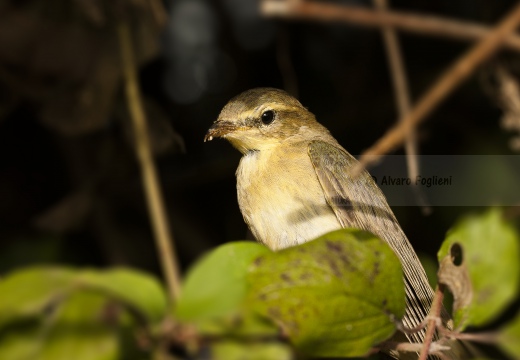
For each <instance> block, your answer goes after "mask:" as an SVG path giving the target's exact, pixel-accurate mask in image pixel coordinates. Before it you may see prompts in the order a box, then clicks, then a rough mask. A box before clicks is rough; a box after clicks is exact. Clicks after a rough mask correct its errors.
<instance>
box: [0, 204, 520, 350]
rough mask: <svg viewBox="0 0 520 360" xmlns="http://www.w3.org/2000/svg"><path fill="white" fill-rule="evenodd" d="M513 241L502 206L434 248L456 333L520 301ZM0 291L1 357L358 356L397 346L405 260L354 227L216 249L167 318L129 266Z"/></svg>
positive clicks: (513, 341)
mask: <svg viewBox="0 0 520 360" xmlns="http://www.w3.org/2000/svg"><path fill="white" fill-rule="evenodd" d="M483 238H485V239H486V241H492V242H493V243H494V244H495V246H494V247H495V248H496V249H493V250H490V249H489V248H488V249H487V250H486V251H487V252H489V255H490V256H489V259H493V260H496V257H495V256H500V259H502V260H504V261H491V262H487V261H482V260H479V259H481V258H480V257H479V254H481V252H482V244H481V242H480V241H482V239H483ZM455 240H456V242H454V241H455ZM519 241H520V239H519V236H518V232H517V231H516V230H515V229H514V228H513V227H511V226H510V224H508V223H507V222H505V221H503V214H502V212H500V211H499V210H498V209H491V210H489V211H487V212H485V213H483V214H480V215H474V216H471V217H467V218H464V219H462V220H461V221H459V222H458V223H457V224H456V225H455V226H454V227H453V228H452V229H451V230H450V232H449V233H448V235H447V237H446V240H445V242H444V244H443V247H442V248H441V250H440V251H439V260H440V262H441V266H440V269H439V282H441V283H445V284H447V285H448V286H449V287H450V289H451V290H452V291H453V292H454V295H455V300H456V302H455V310H454V311H455V313H454V314H455V321H456V327H457V328H456V329H455V331H454V332H453V333H451V334H450V336H451V337H457V334H460V332H461V330H462V329H463V327H465V326H467V325H475V326H480V325H483V324H485V323H486V322H489V321H490V319H492V318H496V316H497V315H498V314H499V313H501V312H504V311H505V310H506V309H507V305H508V304H509V303H510V302H511V300H514V299H513V296H514V297H515V298H516V299H517V300H518V293H517V290H518V287H519V285H520V280H519V277H518V276H516V275H514V274H513V275H509V277H508V278H507V279H505V276H504V272H506V271H508V270H512V272H515V271H516V273H519V271H518V270H519V269H517V268H515V266H517V264H512V263H511V262H510V261H508V260H507V259H508V258H509V259H513V258H516V259H517V258H518V251H519ZM454 247H456V248H457V249H455V250H454ZM459 248H461V249H462V250H461V249H459ZM447 251H448V252H447ZM457 251H460V254H458V253H457ZM493 251H494V252H496V253H492V252H493ZM505 252H507V253H509V254H508V256H504V253H505ZM448 262H449V263H451V264H452V265H453V266H455V267H457V268H461V269H463V270H464V271H466V272H469V273H470V276H467V275H466V274H465V273H461V272H455V271H453V269H451V268H450V267H449V266H447V265H446V264H447V263H448ZM470 262H471V265H469V264H468V263H470ZM476 273H477V274H479V275H478V277H475V275H474V274H476ZM497 278H500V280H501V281H497V280H496V279H497ZM490 279H493V280H494V281H493V282H494V284H490V282H489V280H490ZM446 280H448V281H446ZM466 281H467V282H468V283H467V284H465V282H466ZM453 284H462V285H459V286H462V287H467V288H470V291H471V293H470V294H469V295H468V293H462V294H461V291H460V289H459V288H456V287H454V286H452V285H453ZM482 284H484V285H482ZM486 284H487V285H486ZM510 291H513V293H512V294H511V293H510ZM0 294H2V297H0V356H1V357H2V358H6V359H7V358H8V359H15V360H18V359H19V360H23V359H33V358H38V359H49V360H57V359H66V358H70V356H71V354H74V357H75V358H78V359H91V360H98V359H100V360H105V359H156V358H161V359H162V358H168V356H170V355H173V354H176V355H179V354H178V351H179V349H182V351H181V353H182V354H184V355H182V358H195V359H205V358H210V359H227V360H235V359H236V360H238V359H251V360H255V359H265V360H268V359H272V360H283V359H294V358H296V357H299V358H300V357H302V358H307V357H324V356H325V357H349V358H352V357H355V356H364V355H366V354H368V353H370V352H372V351H373V350H374V347H376V348H377V346H378V344H380V343H381V342H383V341H384V340H386V339H388V338H390V337H391V336H392V335H393V334H394V333H395V332H396V329H397V324H398V321H399V319H400V318H401V317H402V316H403V314H404V309H405V292H404V283H403V276H402V270H401V265H400V263H399V260H398V258H397V257H396V256H395V254H394V253H393V252H392V250H391V249H390V247H389V246H388V245H387V244H386V243H384V242H383V241H382V240H380V239H378V238H376V237H375V236H374V235H372V234H370V233H367V232H365V231H361V230H356V229H342V230H338V231H334V232H331V233H329V234H326V235H324V236H322V237H320V238H317V239H315V240H313V241H310V242H308V243H305V244H302V245H298V246H294V247H291V248H288V249H284V250H281V251H279V252H272V251H270V250H268V249H267V248H265V247H264V246H263V245H260V244H258V243H253V242H232V243H229V244H225V245H222V246H220V247H218V248H216V249H214V250H213V251H211V252H210V253H208V254H206V255H205V256H204V257H203V258H202V259H200V260H199V261H198V262H196V263H195V264H194V265H193V267H192V268H191V269H190V271H189V272H188V274H187V276H186V279H185V281H184V286H183V292H182V293H181V296H180V298H179V299H178V301H177V302H176V304H175V306H174V308H173V311H172V309H170V308H169V306H168V303H167V300H166V294H165V290H164V289H163V286H162V285H160V283H159V282H158V281H157V280H156V279H155V278H154V277H152V276H150V275H147V274H144V273H142V272H139V271H136V270H132V269H124V268H116V269H112V270H94V269H76V268H66V267H28V268H24V269H21V270H18V271H15V272H12V273H10V274H8V275H7V276H6V277H5V278H3V279H2V280H0ZM505 294H506V295H505ZM463 295H464V296H466V298H463V299H461V296H463ZM461 304H462V305H461ZM461 312H463V317H461V315H460V313H461ZM461 318H462V320H461ZM518 324H519V321H518V316H517V317H516V318H515V319H514V320H512V321H508V322H507V323H506V324H505V326H501V325H498V326H497V325H495V326H494V327H493V329H494V330H493V331H494V332H493V333H492V335H491V336H490V335H487V340H486V341H492V343H494V344H496V345H497V346H498V347H499V348H500V349H502V350H503V351H504V353H506V354H508V355H509V356H511V358H516V357H518V354H519V353H518V343H519V341H520V330H519V326H518ZM473 331H475V328H473ZM488 331H489V330H488ZM475 334H476V335H477V336H478V335H479V333H478V332H477V333H475ZM488 334H489V333H488ZM462 335H464V334H462ZM470 335H471V334H470ZM483 336H486V335H485V333H484V335H483ZM395 339H397V338H395ZM395 339H394V338H392V340H395ZM441 341H442V340H441ZM174 349H177V350H174ZM171 351H173V352H171ZM169 354H170V355H169Z"/></svg>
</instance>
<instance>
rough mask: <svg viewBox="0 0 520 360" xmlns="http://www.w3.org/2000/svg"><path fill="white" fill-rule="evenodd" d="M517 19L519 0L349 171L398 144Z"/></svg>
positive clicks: (489, 52) (486, 55) (494, 48)
mask: <svg viewBox="0 0 520 360" xmlns="http://www.w3.org/2000/svg"><path fill="white" fill-rule="evenodd" d="M519 23H520V4H517V5H516V6H515V7H514V9H513V10H511V12H510V13H509V14H508V15H507V16H506V18H505V19H504V20H502V21H501V22H500V24H499V25H497V26H496V28H495V29H494V30H493V31H492V32H491V33H489V35H488V36H486V37H485V38H484V39H483V40H482V41H480V42H479V43H478V44H477V45H475V46H474V47H473V48H472V49H470V50H469V51H468V52H467V53H466V54H465V55H463V56H461V57H460V58H459V59H458V60H457V61H456V62H455V63H454V64H453V65H452V66H451V67H450V68H449V69H448V70H446V71H445V72H444V74H442V75H441V76H440V78H439V79H438V80H437V82H436V83H435V84H434V85H433V86H432V87H431V88H430V89H429V90H428V91H427V92H426V94H425V95H424V96H423V97H422V98H421V99H420V100H419V101H418V103H417V105H416V106H415V107H414V109H413V110H412V111H411V112H410V113H409V114H408V116H406V117H405V118H404V119H403V120H402V121H400V122H399V123H398V124H397V125H396V126H394V127H393V128H391V129H390V130H389V131H388V132H387V133H386V134H385V135H384V136H383V137H382V138H380V139H379V140H378V141H377V142H376V143H375V144H374V145H373V146H372V147H371V148H369V149H368V150H366V151H365V152H364V153H363V154H362V156H361V158H360V163H359V164H358V166H356V168H355V169H353V173H354V174H356V173H359V172H360V171H361V169H362V168H363V167H365V166H367V165H368V164H372V163H374V162H376V161H378V160H379V159H380V158H381V156H382V155H383V154H386V153H388V152H390V151H392V150H393V149H395V148H396V147H398V146H399V145H401V144H402V143H403V141H404V139H405V138H406V135H407V134H408V133H409V132H410V131H412V129H414V128H415V127H416V126H417V125H418V124H419V123H420V122H421V121H423V120H424V119H425V117H426V116H428V115H429V114H430V113H431V112H432V111H433V110H434V109H435V108H436V107H437V106H438V105H439V104H440V103H441V101H443V100H444V99H445V98H446V97H447V96H448V95H449V94H450V93H451V92H452V91H453V90H455V88H456V87H457V86H458V85H460V83H462V81H464V80H465V79H467V78H468V77H469V76H470V75H471V74H472V73H473V71H475V69H476V68H477V67H478V66H479V65H480V64H482V63H483V62H484V61H485V60H487V59H488V58H489V57H490V56H492V55H493V54H494V53H495V52H496V51H497V50H498V48H499V47H500V44H501V43H502V42H503V41H504V40H505V39H506V37H507V36H509V35H510V34H511V33H512V32H513V31H514V30H515V29H516V27H517V26H518V24H519Z"/></svg>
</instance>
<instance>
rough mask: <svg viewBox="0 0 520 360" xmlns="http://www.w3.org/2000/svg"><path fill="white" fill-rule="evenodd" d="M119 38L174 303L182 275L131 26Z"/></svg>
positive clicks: (152, 213)
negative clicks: (144, 99) (147, 113)
mask: <svg viewBox="0 0 520 360" xmlns="http://www.w3.org/2000/svg"><path fill="white" fill-rule="evenodd" d="M118 35H119V44H120V50H121V58H122V63H123V71H124V77H125V91H126V97H127V102H128V109H129V111H130V114H131V118H132V123H133V127H134V132H135V138H136V151H137V158H138V161H139V165H140V166H141V175H142V179H143V186H144V190H145V193H146V200H147V203H148V211H149V213H150V218H151V221H152V227H153V231H154V235H155V241H156V246H157V251H158V253H159V254H158V255H159V258H160V260H161V266H162V270H163V273H164V276H165V278H166V283H167V286H168V290H169V294H170V296H171V299H172V300H175V299H176V298H177V297H178V295H179V293H180V276H179V270H178V265H177V260H176V259H177V257H176V253H175V248H174V246H173V237H172V236H171V233H170V229H169V226H168V220H167V218H166V211H165V207H164V203H163V200H162V199H163V197H162V191H161V187H160V185H159V180H158V176H157V171H156V169H155V164H154V162H153V157H152V151H151V148H150V139H149V137H148V129H147V125H146V116H145V113H144V110H143V104H142V101H141V95H140V92H139V85H138V81H137V71H136V66H135V59H134V49H133V46H132V37H131V33H130V29H129V27H128V24H126V23H120V24H119V26H118Z"/></svg>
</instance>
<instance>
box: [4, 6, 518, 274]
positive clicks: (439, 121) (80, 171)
mask: <svg viewBox="0 0 520 360" xmlns="http://www.w3.org/2000/svg"><path fill="white" fill-rule="evenodd" d="M343 2H344V3H345V4H357V5H360V6H371V3H370V2H367V1H361V0H359V1H354V0H352V1H343ZM86 3H87V2H85V1H81V0H78V1H59V0H52V1H50V0H45V1H43V0H42V1H36V0H34V1H5V0H4V1H3V2H2V3H1V5H0V274H1V273H5V272H6V271H8V270H11V269H13V268H16V267H20V266H23V265H28V264H35V263H60V264H71V265H78V266H107V265H115V264H125V265H130V266H134V267H138V268H142V269H145V270H150V271H154V272H156V273H159V272H160V271H159V262H158V260H157V258H156V252H155V247H154V242H153V236H152V232H151V228H150V224H149V219H148V213H147V208H146V203H145V199H144V195H143V191H142V186H141V179H140V171H139V167H138V164H137V162H136V160H135V156H134V147H133V137H132V135H131V133H132V131H131V130H132V129H131V126H130V120H129V115H128V112H127V110H126V103H125V97H124V91H123V82H122V78H121V74H120V72H121V64H120V59H119V53H118V42H117V37H116V36H115V35H114V34H115V28H116V27H117V24H118V22H119V21H121V19H123V20H124V21H127V22H129V23H130V24H131V27H132V30H133V31H134V34H135V39H136V40H135V45H136V54H137V57H138V60H139V64H140V72H139V74H140V81H141V88H142V92H143V97H144V99H145V102H146V106H147V115H148V121H149V123H150V127H151V138H152V142H153V145H154V152H155V154H156V163H157V166H158V170H159V173H160V178H161V183H162V185H163V191H164V198H165V201H166V205H167V209H168V214H169V220H170V224H171V228H172V230H173V233H174V236H175V241H176V246H177V248H178V252H179V258H180V259H179V260H180V263H181V266H182V267H183V268H186V267H187V266H188V265H189V264H190V263H192V261H193V260H194V259H195V258H197V257H198V256H199V255H200V254H201V253H203V252H204V251H206V250H208V249H211V248H213V247H215V246H216V245H218V244H221V243H224V242H226V241H232V240H239V239H244V238H246V236H247V229H246V226H245V224H244V222H243V220H242V217H241V214H240V211H239V209H238V205H237V200H236V190H235V178H234V172H235V169H236V167H237V165H238V161H239V158H240V154H239V153H238V151H236V150H235V149H233V148H232V147H231V145H229V144H228V143H226V142H225V141H222V140H217V141H212V142H210V143H204V142H203V138H204V135H205V132H206V130H207V129H208V128H209V126H210V125H211V123H212V122H213V121H214V120H215V119H216V118H217V116H218V113H219V111H220V109H221V108H222V107H223V106H224V105H225V103H226V102H227V101H228V100H229V99H230V98H231V97H233V96H234V95H236V94H238V93H239V92H241V91H243V90H246V89H250V88H253V87H258V86H270V87H278V88H286V89H287V90H289V91H291V92H293V93H295V92H297V96H298V98H299V99H300V101H301V102H302V103H303V104H304V105H305V106H306V107H308V108H309V109H310V110H311V111H312V112H313V113H314V114H316V116H317V118H318V120H319V121H320V122H321V123H323V124H324V125H325V126H326V127H327V128H328V129H329V130H330V131H331V132H332V134H333V135H334V136H335V137H336V138H337V139H338V141H339V142H340V143H341V144H342V145H343V146H344V147H345V148H346V149H347V150H348V151H350V152H351V153H352V154H360V153H361V152H362V151H363V150H364V149H366V148H368V147H369V146H370V145H371V144H373V143H374V142H375V141H376V140H377V139H378V138H379V137H381V136H382V135H383V134H384V133H385V131H386V130H387V129H388V128H389V127H391V126H392V125H393V124H394V123H395V121H396V119H397V113H396V106H395V102H394V94H393V90H392V84H391V79H390V76H389V72H388V66H387V59H386V53H385V49H384V44H383V42H382V38H381V34H380V32H379V31H377V30H376V29H368V28H361V27H357V26H351V25H347V24H329V23H315V22H311V21H305V22H296V21H284V20H267V19H263V18H261V17H260V15H259V14H258V12H257V10H256V9H257V2H256V1H253V0H247V1H246V0H221V1H210V0H207V1H204V0H185V1H171V2H167V3H165V5H166V8H167V10H168V13H169V20H168V21H167V23H166V24H165V26H164V28H162V30H160V26H159V25H158V22H157V21H155V22H154V20H153V19H154V17H153V16H152V15H150V9H149V8H147V6H146V4H145V3H146V2H145V1H139V0H135V1H128V2H126V1H114V4H115V5H114V6H113V8H112V7H111V6H112V5H103V4H101V3H102V2H99V3H98V2H95V1H94V2H92V3H91V4H90V5H85V4H86ZM513 3H514V2H513V1H505V0H458V1H453V0H445V1H439V0H436V1H404V0H403V1H392V8H394V9H398V10H403V11H410V12H421V13H426V14H431V15H437V16H443V17H449V18H456V19H461V20H467V21H474V22H478V23H482V24H488V25H493V24H496V23H497V21H499V19H500V18H501V17H502V16H503V15H505V13H506V12H507V10H508V9H509V8H510V7H511V6H512V4H513ZM100 14H101V15H100ZM151 19H152V20H151ZM155 20H156V19H155ZM400 40H401V48H402V51H403V55H404V58H405V63H406V68H407V72H408V77H409V82H410V89H411V94H412V97H413V99H414V100H417V99H418V98H419V96H420V95H421V94H422V93H424V91H425V90H427V89H428V87H429V86H430V85H431V84H433V82H434V81H435V80H436V79H437V77H438V76H439V75H440V74H441V73H442V72H443V70H444V69H446V68H447V67H448V66H449V65H450V64H451V63H452V62H453V61H454V60H455V59H456V58H457V57H458V56H460V55H462V54H463V53H464V52H465V51H466V50H468V49H469V48H470V44H469V43H466V42H459V41H455V40H449V39H438V38H431V37H425V36H419V35H414V34H409V33H400ZM280 59H282V60H280ZM281 61H282V62H281ZM283 61H289V62H290V64H291V65H290V67H289V70H287V68H284V67H283V66H282V67H281V66H280V64H284V62H283ZM497 63H500V64H505V66H507V67H508V68H509V69H511V71H513V72H514V71H515V69H516V68H517V65H516V57H515V55H514V54H513V53H510V52H508V51H501V52H500V53H499V55H497V56H495V57H494V58H493V59H492V61H490V62H488V63H487V64H486V65H484V66H482V67H481V68H480V69H479V71H478V72H477V73H476V74H474V76H472V77H471V79H470V80H469V81H467V82H465V83H464V84H463V85H462V86H461V87H460V88H459V89H458V90H456V91H455V92H454V93H453V94H452V95H451V96H450V97H449V98H448V100H447V101H445V102H444V103H443V104H442V105H441V106H440V107H439V108H438V109H437V110H436V111H435V112H434V113H433V114H432V115H431V116H429V118H428V119H427V121H426V122H425V123H424V124H423V125H422V126H421V127H420V128H419V132H418V134H419V138H420V152H421V153H423V154H446V155H449V154H505V155H507V154H515V153H514V152H513V150H512V149H511V148H510V146H509V142H510V140H511V138H512V137H513V136H514V134H513V133H511V132H507V131H505V130H504V129H502V128H501V126H500V118H501V116H502V111H501V109H500V108H499V106H498V105H497V101H496V96H493V93H494V91H495V90H496V89H495V87H494V85H493V84H494V82H493V75H492V74H493V69H494V68H495V66H496V64H497ZM291 68H292V70H291ZM396 153H397V154H402V153H403V152H402V150H399V151H397V152H396ZM482 171H483V172H486V171H487V170H486V169H485V168H483V169H482ZM498 176H499V175H498ZM474 210H479V209H478V208H477V209H473V208H469V207H436V208H434V209H433V213H432V214H431V215H430V216H424V215H423V214H422V212H421V209H420V208H419V207H396V208H394V211H395V213H396V216H397V218H398V219H399V221H400V223H401V225H402V227H403V229H404V231H405V232H406V234H407V235H408V236H409V238H410V240H411V242H412V244H413V245H414V247H415V248H416V249H417V250H418V251H419V252H426V253H429V254H432V255H433V254H435V251H436V250H437V249H438V247H439V245H440V243H441V241H442V240H443V238H444V234H445V233H446V231H447V230H448V228H449V227H450V226H451V225H452V224H453V223H454V221H455V220H456V219H457V218H459V217H460V216H461V215H462V214H465V213H468V212H469V211H474ZM480 210H483V209H480Z"/></svg>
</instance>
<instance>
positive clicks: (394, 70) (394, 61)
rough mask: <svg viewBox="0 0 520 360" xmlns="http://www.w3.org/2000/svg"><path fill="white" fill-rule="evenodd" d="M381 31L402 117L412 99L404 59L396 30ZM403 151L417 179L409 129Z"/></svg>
mask: <svg viewBox="0 0 520 360" xmlns="http://www.w3.org/2000/svg"><path fill="white" fill-rule="evenodd" d="M374 4H375V6H376V7H377V9H378V10H380V11H387V10H388V3H387V1H386V0H374ZM382 33H383V39H384V41H385V47H386V53H387V56H388V62H389V66H390V73H391V75H392V81H393V85H394V94H395V101H396V103H397V108H398V113H399V117H400V119H404V118H405V117H406V115H408V114H409V113H410V110H411V108H412V101H411V96H410V90H409V89H408V81H407V76H406V70H405V65H404V60H403V57H402V55H401V51H400V46H399V39H398V37H397V33H396V31H395V30H394V29H393V28H392V27H390V26H384V27H383V28H382ZM405 151H406V165H407V168H408V177H409V178H410V179H417V176H418V175H419V158H418V157H417V153H418V151H417V139H416V137H415V132H414V131H411V132H410V134H408V135H407V136H406V141H405ZM415 183H416V182H414V181H412V184H414V185H412V186H413V191H414V193H415V196H416V199H417V202H418V204H419V205H420V206H421V209H422V211H423V213H424V214H429V213H431V208H430V207H429V206H428V204H427V202H426V197H425V195H424V194H423V193H422V192H421V188H420V187H418V186H416V185H415Z"/></svg>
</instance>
